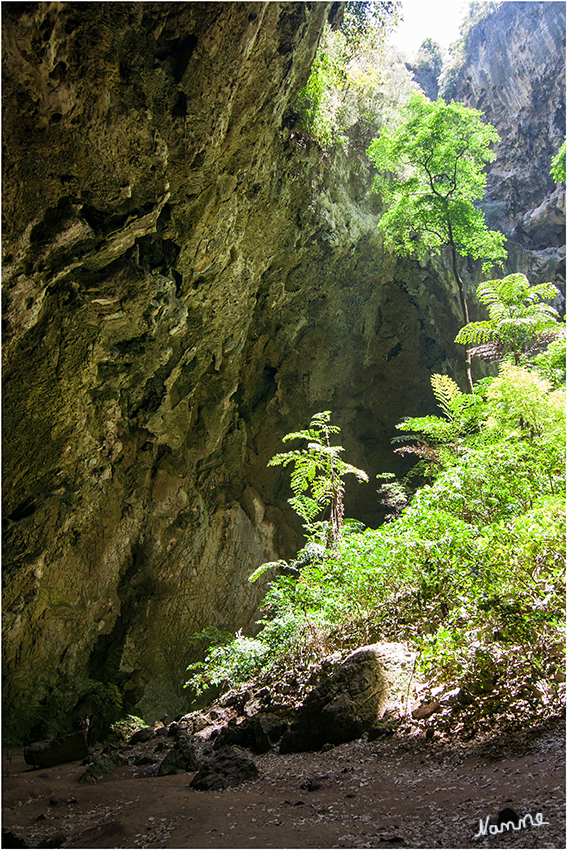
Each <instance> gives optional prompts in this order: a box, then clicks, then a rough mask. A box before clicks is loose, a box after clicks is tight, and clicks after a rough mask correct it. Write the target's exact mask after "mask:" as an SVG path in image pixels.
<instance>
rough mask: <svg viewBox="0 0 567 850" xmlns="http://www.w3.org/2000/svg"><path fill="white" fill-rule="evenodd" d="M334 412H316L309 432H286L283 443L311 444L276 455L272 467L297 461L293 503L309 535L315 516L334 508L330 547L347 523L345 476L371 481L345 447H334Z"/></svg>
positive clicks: (327, 537)
mask: <svg viewBox="0 0 567 850" xmlns="http://www.w3.org/2000/svg"><path fill="white" fill-rule="evenodd" d="M330 418H331V411H330V410H324V411H322V412H321V413H316V414H315V415H314V416H313V417H312V419H311V423H310V425H309V428H308V429H307V430H305V431H294V432H292V433H291V434H286V436H285V437H283V439H282V442H284V443H287V442H288V441H289V440H306V441H307V446H305V447H304V448H301V449H292V450H291V451H289V452H281V453H279V454H276V455H274V457H273V458H272V459H271V460H270V462H269V463H268V466H280V465H281V466H284V467H285V466H288V464H293V472H292V474H291V489H292V490H293V493H294V495H293V498H291V499H288V501H289V504H290V505H291V506H292V508H293V509H294V510H295V512H296V513H297V514H299V516H300V517H301V518H302V519H303V521H304V523H305V525H304V528H305V529H306V531H307V533H308V534H313V533H314V531H315V528H316V526H315V525H314V521H315V518H316V517H317V515H319V514H320V513H321V512H322V511H324V510H326V509H327V508H330V518H329V522H328V526H327V529H326V535H325V537H326V539H325V545H326V546H327V547H328V548H330V547H332V546H333V545H334V544H335V543H336V542H337V541H338V539H339V537H340V534H341V527H342V522H343V512H344V507H343V497H344V481H343V479H344V477H345V475H347V474H349V473H352V474H353V475H356V477H357V479H358V480H359V481H368V475H367V474H366V472H364V470H363V469H357V467H355V466H352V465H351V464H350V463H346V461H344V460H343V459H342V458H341V457H340V453H341V452H342V451H344V449H343V447H342V446H332V445H331V442H330V436H331V434H338V433H339V432H340V430H341V429H340V428H339V427H338V426H337V425H331V424H330Z"/></svg>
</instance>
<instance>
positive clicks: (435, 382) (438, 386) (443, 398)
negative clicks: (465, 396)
mask: <svg viewBox="0 0 567 850" xmlns="http://www.w3.org/2000/svg"><path fill="white" fill-rule="evenodd" d="M431 388H432V389H433V395H434V396H435V398H436V399H437V403H438V404H439V407H440V408H441V410H442V411H443V413H445V414H446V415H447V416H448V417H449V419H452V418H453V409H452V402H453V401H454V400H455V399H456V398H458V397H459V396H461V395H462V392H461V391H460V389H459V386H458V384H457V383H455V381H454V380H453V379H452V378H450V377H449V375H438V374H436V375H432V376H431Z"/></svg>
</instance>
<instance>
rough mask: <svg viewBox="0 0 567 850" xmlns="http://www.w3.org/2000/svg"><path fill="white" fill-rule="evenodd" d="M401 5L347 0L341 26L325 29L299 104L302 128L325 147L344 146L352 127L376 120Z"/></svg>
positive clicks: (395, 0)
mask: <svg viewBox="0 0 567 850" xmlns="http://www.w3.org/2000/svg"><path fill="white" fill-rule="evenodd" d="M399 5H400V4H399V2H398V0H368V2H366V0H365V2H349V3H347V4H346V8H345V10H344V14H343V17H342V19H341V21H340V23H339V24H338V25H336V24H332V25H329V24H326V25H325V27H324V30H323V34H322V37H321V41H320V44H319V47H318V49H317V53H316V55H315V60H314V62H313V66H312V69H311V74H310V76H309V79H308V81H307V83H306V85H305V86H304V87H303V88H302V89H300V91H299V92H298V95H297V98H296V100H295V108H296V110H297V115H298V118H299V126H300V127H301V129H302V130H303V132H304V133H305V134H306V135H307V136H308V137H310V138H312V139H314V140H315V141H316V142H317V143H318V144H319V145H320V146H321V147H322V148H330V147H332V146H333V145H340V146H341V147H343V148H346V147H347V145H348V144H349V136H350V135H352V128H353V126H355V125H356V124H357V122H359V121H362V122H363V123H364V122H367V121H369V120H370V121H372V120H373V119H374V117H375V112H376V109H377V104H379V105H380V106H381V105H382V104H383V101H384V98H385V95H384V92H383V91H382V89H383V88H384V87H385V86H386V81H385V76H386V75H385V74H384V73H383V68H382V65H383V47H384V41H385V38H386V35H387V33H388V32H389V30H390V29H391V28H392V26H394V25H395V23H396V22H397V14H398V8H399ZM408 77H409V75H408Z"/></svg>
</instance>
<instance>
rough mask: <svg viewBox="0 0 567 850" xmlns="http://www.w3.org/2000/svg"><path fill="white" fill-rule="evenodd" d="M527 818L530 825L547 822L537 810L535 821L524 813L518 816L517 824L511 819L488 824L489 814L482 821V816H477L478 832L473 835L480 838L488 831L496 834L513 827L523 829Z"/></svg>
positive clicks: (541, 824)
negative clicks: (522, 815)
mask: <svg viewBox="0 0 567 850" xmlns="http://www.w3.org/2000/svg"><path fill="white" fill-rule="evenodd" d="M528 818H529V819H530V823H529V825H530V826H546V824H549V821H547V820H544V819H543V815H542V813H541V812H537V814H536V816H535V821H534V819H533V818H532V816H531V815H530V814H527V815H524V817H523V818H519V819H518V823H517V824H515V823H514V821H513V820H509V821H508V822H507V823H501V824H500V826H497V825H496V824H494V823H493V824H490V825H489V823H490V816H488V817H487V818H486V820H485V821H484V823H483V822H482V818H479V823H478V832H477V834H476V835H475V836H474V837H475V838H481V837H482V836H483V835H488V833H490V835H498V834H499V833H501V832H504V830H506V831H508V830H509V829H515V830H516V831H517V830H518V829H525V828H526V826H528Z"/></svg>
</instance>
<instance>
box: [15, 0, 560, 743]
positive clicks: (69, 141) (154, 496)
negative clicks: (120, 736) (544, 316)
mask: <svg viewBox="0 0 567 850" xmlns="http://www.w3.org/2000/svg"><path fill="white" fill-rule="evenodd" d="M507 5H511V6H512V5H519V6H521V5H522V4H507ZM529 5H530V6H531V5H534V4H529ZM535 5H544V6H548V5H549V6H557V5H561V4H535ZM340 13H341V10H340V4H327V3H300V4H296V3H184V4H177V3H144V4H135V3H132V4H130V3H125V4H105V3H90V4H83V5H82V6H81V7H80V12H79V7H77V6H76V5H73V4H55V3H38V4H8V5H7V6H6V11H5V13H4V20H3V29H4V50H3V61H4V81H3V82H4V85H3V101H4V141H5V151H6V153H5V155H4V186H3V188H4V213H5V224H4V240H3V249H4V273H5V276H4V278H5V282H4V305H3V315H4V323H5V325H4V327H5V329H4V408H3V411H4V448H3V458H4V489H5V494H4V499H5V502H4V520H5V522H4V525H5V529H4V531H5V542H4V572H5V589H4V600H3V601H4V607H3V615H4V642H3V647H4V665H5V667H4V669H5V674H6V685H5V688H4V696H5V700H6V703H5V704H6V709H7V711H8V713H9V715H10V716H11V717H16V718H17V723H18V725H19V726H20V728H21V729H23V730H29V729H31V728H32V727H35V730H36V734H39V733H40V732H41V733H43V732H45V731H46V727H45V726H42V723H43V721H44V720H45V719H47V720H50V719H52V718H53V717H54V716H55V715H56V714H57V715H59V713H61V712H63V713H66V714H67V717H68V718H69V719H73V720H74V715H73V709H74V706H75V705H76V703H77V701H78V699H79V697H80V695H81V693H82V692H83V691H84V690H85V688H86V687H87V686H88V681H89V680H90V679H100V680H103V681H111V682H114V683H116V684H118V685H119V686H120V688H121V689H122V691H123V694H124V700H125V706H126V708H127V709H128V710H130V711H134V712H135V713H137V714H141V715H143V716H145V717H146V718H147V719H148V720H149V721H153V720H154V719H155V718H156V717H160V716H161V715H162V714H164V713H169V715H170V716H173V715H175V714H176V713H177V712H179V711H181V710H183V708H185V707H186V697H185V696H184V693H183V691H182V689H181V683H182V682H183V680H184V671H185V667H186V664H187V663H188V661H189V660H191V659H192V658H194V657H195V648H194V647H192V646H191V644H190V637H191V635H192V634H194V633H195V632H196V631H198V630H199V629H201V628H203V627H204V626H207V625H216V626H219V627H223V628H225V627H228V628H231V629H236V628H239V627H244V628H246V627H247V626H248V625H249V624H250V623H251V622H252V620H253V618H254V612H255V609H256V606H257V603H258V600H259V597H260V595H261V592H262V588H261V586H260V583H258V586H257V585H249V584H248V583H247V581H246V579H247V576H248V575H249V574H250V572H251V571H252V569H253V568H255V567H256V566H258V564H260V563H261V562H262V561H264V560H266V559H270V558H273V557H278V556H281V555H284V556H285V555H287V554H290V553H292V552H293V551H294V549H295V548H296V547H297V545H298V542H299V540H300V535H299V533H298V528H297V526H296V525H295V524H294V522H293V517H292V516H291V513H290V511H289V509H288V507H287V504H286V499H287V497H288V495H289V492H288V489H287V477H286V475H285V473H282V472H281V470H277V469H266V463H267V461H268V459H269V458H270V457H271V456H272V454H273V453H274V452H275V451H277V450H279V449H280V448H281V443H280V440H281V436H282V435H283V434H284V433H286V431H289V430H292V429H296V428H298V427H303V426H304V425H305V424H307V422H308V419H309V416H310V415H311V414H312V413H314V412H316V411H318V410H324V409H331V410H333V411H334V412H335V417H334V421H336V422H337V423H338V424H339V425H341V427H342V429H343V433H342V435H341V438H342V442H343V445H345V446H346V448H347V452H346V457H347V459H348V460H350V461H351V462H352V463H354V464H356V465H357V466H362V467H363V468H365V469H366V470H367V471H368V472H369V473H370V475H371V480H372V477H373V476H374V475H375V474H376V473H377V472H380V471H382V470H385V469H390V470H392V469H395V463H396V461H395V460H394V459H393V457H392V455H391V447H390V445H389V440H390V439H391V437H392V436H393V435H394V434H395V431H394V428H393V426H394V424H395V423H396V422H398V421H399V420H400V418H401V417H402V416H404V415H408V414H412V415H413V414H418V413H425V412H428V411H432V410H433V408H434V401H433V399H432V397H431V393H430V389H429V376H430V374H431V372H435V371H436V372H450V373H451V374H453V375H455V376H456V377H457V378H458V379H459V380H460V381H461V383H462V385H463V386H464V385H465V383H464V373H463V369H462V366H461V362H462V361H461V351H460V347H459V346H455V345H454V343H453V342H452V340H453V339H454V336H455V333H456V331H457V329H458V327H459V326H460V322H461V317H460V313H459V306H458V300H457V296H456V293H455V292H454V289H453V285H452V283H451V281H450V279H448V278H447V276H446V275H445V274H444V272H443V266H442V263H441V262H436V263H432V264H430V265H428V266H423V267H422V266H419V265H415V264H412V263H408V262H404V263H401V262H396V261H395V260H394V259H393V258H392V257H391V256H389V255H387V254H385V253H384V251H383V250H382V246H381V242H380V238H379V236H378V234H377V230H376V224H377V220H378V216H379V214H380V200H379V198H378V197H377V196H375V195H373V194H372V193H371V191H370V185H371V173H370V171H369V168H368V166H367V165H366V164H365V163H363V162H362V161H360V160H356V159H351V160H349V159H348V158H347V157H346V156H345V155H344V154H340V155H339V154H337V156H336V157H329V156H328V155H325V154H324V153H322V152H321V151H320V150H319V149H318V148H317V147H316V146H315V145H313V144H310V143H308V142H306V141H304V140H303V139H302V138H301V137H300V136H299V135H298V133H297V130H296V128H294V127H293V125H292V123H291V121H290V118H289V106H290V104H291V102H292V101H293V97H294V96H295V93H296V92H297V90H298V88H299V87H300V86H301V85H302V84H303V83H304V81H305V80H306V78H307V75H308V73H309V67H310V63H311V61H312V58H313V55H314V51H315V49H316V45H317V41H318V38H319V35H320V32H321V29H322V26H323V23H324V21H325V19H326V18H327V17H329V18H330V19H331V20H332V19H333V18H334V16H335V18H334V19H335V20H336V16H337V15H340ZM530 49H531V48H530V43H527V44H526V50H525V51H524V54H522V55H525V54H526V51H527V52H528V53H529V51H530ZM540 65H541V63H540ZM538 67H539V66H538ZM554 73H555V71H554ZM541 75H544V69H543V66H542V70H541ZM556 76H557V75H556V73H555V77H556ZM542 79H543V76H540V77H539V78H538V80H540V81H541V80H542ZM545 91H547V92H548V94H549V97H550V98H551V99H552V100H553V98H554V96H555V94H556V91H555V89H554V88H553V86H551V87H550V88H548V89H545ZM483 108H484V107H483ZM550 108H551V107H550V101H548V100H546V99H545V98H544V97H543V96H542V97H541V99H540V102H539V112H538V113H537V121H543V120H548V119H547V118H546V117H545V116H546V115H547V114H548V112H549V110H550ZM526 109H527V107H526ZM487 111H488V110H487ZM526 115H527V113H526ZM487 117H488V118H489V119H490V115H487ZM491 120H492V119H491ZM503 120H504V119H503ZM530 120H531V119H530ZM534 120H536V119H534ZM526 122H528V118H527V117H526ZM495 123H496V122H495ZM527 126H528V123H526V127H527ZM538 126H539V125H538ZM526 132H527V130H526ZM544 147H545V146H544ZM557 147H558V145H557ZM550 152H551V153H554V152H555V148H554V147H553V145H552V144H551V143H550V142H549V143H547V147H546V148H545V151H542V153H541V162H542V163H544V161H545V158H546V157H548V158H549V157H550ZM502 167H504V166H502ZM542 167H543V166H542ZM545 168H547V171H548V170H549V163H548V162H547V164H546V165H545ZM495 173H496V172H495V171H494V170H493V174H495ZM534 179H535V180H536V181H537V180H539V179H540V178H539V177H538V175H535V177H534ZM546 187H547V188H546V190H545V191H542V192H540V194H539V195H538V194H537V191H536V190H534V191H533V192H532V195H530V203H529V204H528V205H526V207H525V209H528V208H529V207H530V204H535V203H537V204H540V203H541V201H542V200H543V199H544V198H545V197H547V195H546V192H547V194H549V190H550V189H552V187H549V186H548V185H547V184H546ZM532 198H534V200H533V201H532V200H531V199H532ZM518 220H519V219H518ZM538 249H539V246H538ZM375 489H376V487H375V486H374V485H372V483H370V484H369V485H366V488H365V487H364V486H360V487H358V486H357V485H355V484H353V485H351V491H355V490H356V492H352V493H351V495H350V503H349V505H348V510H349V513H350V514H351V515H355V516H357V517H359V518H361V519H363V520H365V521H367V522H369V523H371V524H372V523H374V524H375V523H376V522H378V520H379V518H380V508H379V506H378V505H377V497H376V495H375ZM51 731H52V730H51Z"/></svg>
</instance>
